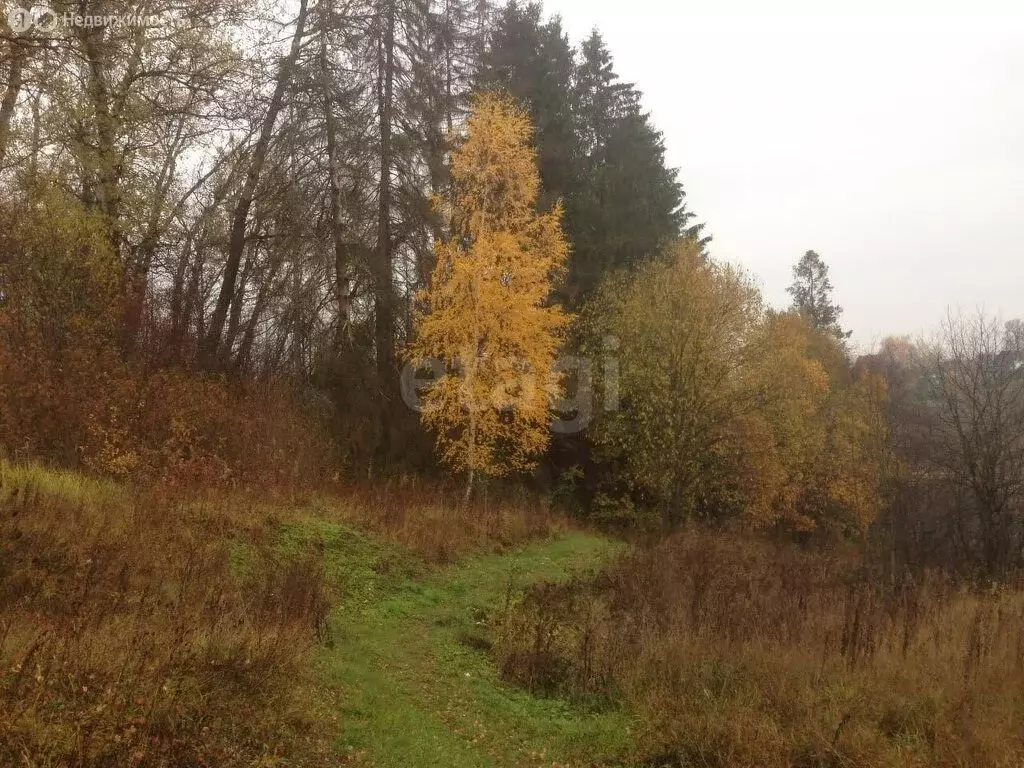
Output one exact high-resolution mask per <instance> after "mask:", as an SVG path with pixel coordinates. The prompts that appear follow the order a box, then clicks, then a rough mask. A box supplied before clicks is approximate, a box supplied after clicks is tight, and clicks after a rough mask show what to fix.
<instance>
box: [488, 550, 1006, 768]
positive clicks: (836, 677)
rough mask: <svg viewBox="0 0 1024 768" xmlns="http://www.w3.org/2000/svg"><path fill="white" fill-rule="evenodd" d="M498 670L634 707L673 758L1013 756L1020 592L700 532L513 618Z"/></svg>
mask: <svg viewBox="0 0 1024 768" xmlns="http://www.w3.org/2000/svg"><path fill="white" fill-rule="evenodd" d="M496 653H497V655H498V659H499V663H500V665H501V667H502V671H503V674H504V675H505V677H506V678H507V679H510V680H512V681H515V682H518V683H520V684H522V685H524V686H526V687H528V688H530V689H531V690H534V691H535V692H538V693H545V694H548V695H560V696H566V697H569V698H573V699H577V700H583V701H588V702H590V703H591V704H593V705H597V706H627V707H629V708H630V709H632V710H634V711H635V712H636V714H637V715H638V716H639V717H638V719H639V720H640V722H643V723H644V724H645V726H644V729H643V731H642V732H641V733H640V734H639V739H640V751H641V755H642V759H643V760H646V761H648V762H650V763H651V764H653V765H664V766H723V767H724V766H764V767H768V766H780V767H781V766H878V767H879V768H883V767H889V766H978V767H981V766H1007V767H1008V766H1017V765H1021V764H1022V761H1024V734H1022V732H1021V729H1020V724H1021V723H1022V722H1024V592H1022V591H1020V590H1019V589H1017V588H1013V587H1010V586H993V585H989V586H986V587H984V588H980V587H978V586H974V587H968V586H964V585H956V584H954V583H953V582H950V581H948V580H946V579H945V578H943V577H940V576H938V575H934V574H925V575H922V576H919V577H916V578H909V577H908V578H906V579H904V580H901V581H900V583H889V582H885V581H884V580H881V579H879V575H878V574H874V573H870V572H869V571H868V569H866V568H864V567H863V566H862V565H860V564H859V563H858V562H857V561H855V560H854V559H852V558H846V557H841V556H834V555H826V554H822V553H813V552H806V551H802V550H798V549H795V548H793V547H790V546H781V545H779V546H776V545H772V544H769V543H766V542H762V541H753V540H746V539H742V538H732V537H728V536H726V537H723V536H722V535H709V534H699V533H694V532H688V533H683V534H679V535H676V536H674V537H672V538H670V539H668V540H666V541H664V542H662V543H660V544H658V545H656V546H654V547H652V548H648V549H643V550H637V551H634V552H632V553H630V554H628V555H626V556H624V558H623V559H622V560H621V561H620V562H618V563H617V564H616V565H614V566H613V567H612V568H610V569H609V570H608V571H607V572H606V573H604V574H603V575H601V576H600V577H598V578H597V579H593V580H587V581H577V582H576V583H572V584H569V585H563V586H555V585H547V586H542V587H538V588H536V589H535V590H534V591H533V592H532V593H530V594H529V595H528V596H527V597H526V598H525V599H524V600H523V601H522V602H520V603H518V604H517V605H515V606H513V607H512V608H510V609H509V611H508V612H507V613H506V615H505V616H504V618H503V619H502V622H501V625H500V627H499V631H498V643H497V650H496Z"/></svg>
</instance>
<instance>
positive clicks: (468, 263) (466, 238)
mask: <svg viewBox="0 0 1024 768" xmlns="http://www.w3.org/2000/svg"><path fill="white" fill-rule="evenodd" d="M531 138H532V127H531V125H530V121H529V118H528V117H527V116H526V114H525V112H523V110H522V109H520V108H519V107H517V106H516V105H515V104H514V103H513V102H512V101H511V100H510V99H508V98H506V97H503V96H499V95H496V94H483V95H480V96H478V97H477V98H476V99H475V100H474V102H473V108H472V111H471V113H470V116H469V119H468V131H467V134H466V137H465V140H464V141H463V142H462V144H461V146H459V147H458V149H456V150H455V151H454V152H453V154H452V168H451V174H452V197H451V200H449V201H440V200H439V201H436V204H437V205H438V207H439V208H444V209H445V211H444V212H445V213H447V214H448V216H450V220H451V222H452V227H451V229H452V231H451V235H450V237H449V239H448V240H447V241H444V242H439V243H437V244H436V246H435V253H436V256H437V266H436V267H435V269H434V273H433V277H432V280H431V283H430V287H429V288H428V289H427V290H425V291H423V292H421V294H420V295H419V296H418V298H419V300H420V302H421V306H422V307H423V311H422V313H421V314H420V315H419V317H418V318H417V320H418V322H417V327H416V338H415V341H414V342H413V343H412V344H411V345H410V347H409V349H408V350H407V356H408V359H409V360H410V361H412V362H414V363H419V362H422V361H424V360H428V359H434V360H441V361H442V362H443V363H444V373H443V374H442V375H441V376H440V377H439V378H438V379H437V381H435V382H434V383H433V385H432V386H431V387H430V389H429V390H428V392H427V393H426V394H425V396H424V398H423V410H422V413H421V418H422V421H423V423H424V424H425V425H426V426H427V428H428V429H430V430H431V431H432V432H434V434H435V435H436V438H437V446H438V450H439V452H440V456H441V459H442V461H444V462H445V463H446V464H447V465H449V466H451V467H453V468H455V469H457V470H459V471H464V472H466V473H467V475H468V484H467V488H466V495H467V498H468V496H469V494H470V493H471V492H472V488H473V482H474V477H475V476H476V475H477V474H482V475H489V476H499V475H503V474H507V473H509V472H513V471H521V470H524V469H529V468H530V467H532V466H533V465H534V463H535V457H536V455H537V454H538V453H540V452H541V451H543V450H544V448H545V447H546V446H547V443H548V439H549V427H550V424H551V419H552V410H551V409H552V405H553V402H554V399H555V398H556V397H557V395H558V393H559V389H560V380H559V377H558V376H557V375H556V374H555V373H554V364H555V356H556V354H557V352H558V348H559V345H560V343H561V340H562V337H563V334H564V330H565V327H566V324H567V321H568V317H567V315H565V314H564V313H563V312H562V311H561V310H560V309H559V308H558V307H556V306H550V305H549V303H548V297H549V295H550V293H551V289H552V284H553V281H554V280H556V279H558V277H559V276H560V274H561V272H562V270H563V268H564V264H565V261H566V258H567V256H568V250H569V247H568V244H567V242H566V239H565V236H564V235H563V233H562V229H561V217H562V208H561V205H560V204H559V205H556V206H555V208H554V209H553V210H551V211H549V212H546V213H540V212H538V211H537V197H538V194H539V191H540V176H539V173H538V170H537V159H536V153H535V150H534V149H533V147H532V145H531Z"/></svg>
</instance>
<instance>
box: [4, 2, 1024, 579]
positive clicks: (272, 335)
mask: <svg viewBox="0 0 1024 768" xmlns="http://www.w3.org/2000/svg"><path fill="white" fill-rule="evenodd" d="M52 8H53V9H54V10H55V11H56V12H57V15H58V16H60V15H61V14H62V13H63V12H65V11H69V12H71V11H74V12H76V13H89V14H102V15H113V14H130V13H135V12H137V11H138V8H136V6H135V5H134V4H132V3H129V2H121V1H120V0H116V1H110V2H87V3H74V4H72V3H63V2H56V3H53V4H52ZM146 15H147V16H149V17H151V18H154V19H156V20H157V21H160V20H163V21H164V23H154V24H150V25H146V26H138V25H136V26H133V25H117V24H113V25H110V24H108V25H95V26H86V25H74V24H57V25H56V26H55V27H54V28H52V29H40V28H39V26H38V25H37V26H36V27H30V28H29V29H27V30H25V31H15V30H13V29H11V28H10V27H9V26H8V27H7V28H5V29H4V30H3V36H2V37H3V39H2V61H0V73H2V77H3V81H2V82H3V91H2V96H0V219H2V221H0V408H2V410H0V445H2V446H3V450H4V451H5V452H6V453H7V454H8V455H10V456H12V457H14V458H37V459H43V460H46V461H50V462H55V463H59V464H63V465H69V466H79V467H85V468H88V469H89V470H91V471H94V472H98V473H101V474H106V475H112V476H115V477H118V478H141V479H145V480H147V481H148V480H161V481H165V482H173V483H180V484H193V483H194V484H203V483H213V484H218V483H223V484H228V483H245V484H257V483H270V484H274V483H296V482H300V481H316V480H318V479H330V478H332V477H339V476H340V477H344V478H351V477H365V476H367V473H369V475H370V476H379V475H381V474H387V473H395V472H427V473H429V472H432V471H433V470H434V468H435V466H436V462H437V459H435V453H434V451H433V450H432V443H433V442H434V441H435V440H436V441H437V443H438V447H439V448H440V451H439V452H438V453H439V457H440V459H441V460H442V461H443V462H446V463H447V464H448V465H450V466H455V467H456V468H457V469H459V470H466V471H467V472H468V473H469V475H470V477H471V478H472V476H473V474H474V473H480V474H482V475H501V474H505V473H507V472H509V471H515V472H519V473H522V472H523V471H531V472H532V473H533V474H532V478H533V482H535V483H537V484H539V485H540V486H541V487H542V488H543V489H544V490H545V491H547V492H550V493H551V494H552V495H553V496H554V497H556V498H558V499H560V501H561V503H564V504H565V505H566V506H568V507H570V508H573V509H575V510H576V511H577V512H578V513H579V514H581V515H585V516H590V517H592V518H594V519H599V520H601V521H603V522H605V523H607V524H611V525H616V526H625V527H641V526H642V527H648V526H652V525H654V526H659V525H666V524H667V525H677V524H679V523H683V522H686V521H691V520H701V521H704V522H707V523H710V524H714V525H738V526H744V527H755V528H761V529H771V530H780V531H784V532H785V533H786V534H790V535H794V536H796V537H798V538H800V539H808V538H818V539H821V540H827V541H832V542H835V541H856V542H861V543H863V542H869V541H870V542H875V543H879V546H881V547H882V548H883V549H885V551H886V552H888V553H889V556H890V557H889V559H888V561H889V563H890V568H891V569H892V572H893V573H896V572H897V571H901V570H902V569H903V568H905V567H907V566H914V565H926V564H934V563H941V564H946V565H956V566H958V567H965V568H981V569H984V570H986V571H990V572H991V571H1002V570H1005V569H1010V568H1014V567H1017V566H1019V565H1020V564H1021V558H1022V556H1024V528H1022V525H1021V523H1022V518H1024V383H1022V377H1024V374H1022V372H1021V361H1022V359H1024V332H1022V330H1021V325H1020V323H1019V322H1011V323H1009V324H1005V325H1004V324H1002V323H1001V322H998V321H996V320H995V319H993V318H987V317H984V316H979V317H976V318H966V319H964V318H956V317H951V318H950V319H949V320H948V322H947V323H946V324H945V326H944V329H943V331H942V332H941V333H940V334H939V335H938V336H937V337H936V339H935V340H934V343H915V344H911V343H910V342H909V341H906V340H888V341H886V342H885V343H884V344H883V345H882V348H881V351H880V352H878V353H877V354H873V355H868V356H865V357H862V358H860V359H859V360H854V359H853V356H852V354H851V351H850V348H849V346H848V342H847V338H848V336H849V332H848V331H846V330H844V329H843V328H842V327H841V326H840V318H841V310H840V309H839V307H838V306H836V304H835V302H834V300H833V298H832V287H831V285H830V283H829V280H828V269H827V266H826V264H825V262H824V260H823V259H822V258H821V257H820V256H818V255H817V254H816V253H814V252H813V251H809V252H808V253H807V254H805V255H804V257H803V258H802V259H800V260H799V262H798V264H797V265H796V267H795V268H794V283H793V287H792V288H791V293H792V296H793V304H792V306H791V307H789V308H788V309H786V310H785V311H781V310H778V309H773V308H770V307H768V306H766V304H765V302H764V299H763V297H762V296H761V295H760V293H759V291H758V289H757V287H756V284H755V282H754V280H753V279H752V277H751V276H749V275H747V274H745V273H744V272H743V271H742V270H741V269H739V268H736V267H734V266H731V265H728V264H723V263H721V262H719V261H717V260H716V259H715V258H714V256H713V254H712V253H711V252H710V245H709V242H710V240H709V237H708V236H707V234H706V232H705V230H704V227H703V225H702V224H700V223H698V221H697V220H696V218H695V216H694V214H693V213H692V212H691V211H689V210H688V208H687V207H686V201H685V194H684V190H683V186H682V183H681V182H680V180H679V178H678V176H677V173H676V171H675V170H673V169H671V168H669V167H668V166H667V165H666V161H665V148H664V142H663V138H662V136H661V134H660V133H659V131H658V130H657V129H656V127H655V126H654V124H653V122H652V119H651V117H650V116H649V115H648V114H647V113H646V112H645V111H644V109H643V106H642V103H641V93H640V91H639V90H638V89H637V88H636V87H635V86H634V85H632V84H628V83H624V82H622V81H621V80H620V79H619V78H618V77H617V76H616V74H615V70H614V65H613V61H612V58H611V55H610V53H609V52H608V50H607V48H606V46H605V45H604V43H603V41H602V39H601V36H600V34H599V33H598V32H596V31H595V32H594V33H593V34H591V35H590V36H589V37H588V38H587V39H586V40H584V41H583V42H582V43H581V44H580V45H579V46H577V47H574V46H572V45H571V44H570V42H569V40H568V38H567V36H566V34H565V32H564V31H563V29H562V27H561V25H560V22H559V20H558V19H557V18H553V19H551V18H547V17H545V15H544V14H543V11H542V9H541V7H540V6H539V5H536V4H522V3H517V2H510V3H508V4H507V5H504V6H499V5H496V4H493V3H491V2H488V0H299V1H298V3H297V4H296V3H289V4H284V5H273V4H257V5H252V4H246V3H235V2H233V0H204V2H200V3H194V4H189V5H188V6H187V7H183V6H181V5H180V4H177V3H169V2H164V1H163V0H156V1H155V2H153V3H150V4H147V6H146ZM471 115H475V116H476V117H477V118H479V119H478V122H477V124H476V128H475V129H474V123H473V119H471V117H470V116H471ZM474 142H475V143H474ZM474 153H475V154H474ZM460 163H461V165H460ZM510 254H511V256H510ZM513 256H514V258H513ZM794 256H796V255H794ZM460 280H461V281H462V282H460ZM460 286H462V287H461V288H460ZM481 286H487V291H488V292H485V291H483V289H482V288H481ZM467 297H470V298H469V299H467ZM445 312H448V315H445ZM460 313H461V314H460ZM472 318H475V320H473V321H472V322H470V320H471V319H472ZM481 318H487V319H488V321H489V324H487V323H484V322H483V320H482V319H481ZM513 325H514V326H515V328H517V329H518V330H517V331H513V330H511V327H512V326H513ZM467 329H469V330H467ZM524 329H525V330H524ZM470 331H472V332H470ZM456 337H458V341H457V342H456V340H455V339H456ZM467 345H468V346H467ZM467 349H471V350H472V352H471V353H467V352H466V350H467ZM484 350H491V351H489V352H487V353H486V354H485V352H484ZM499 353H500V354H499ZM563 353H564V354H571V355H574V356H577V357H582V358H585V359H588V360H590V361H591V362H592V363H593V364H592V365H591V366H590V367H589V368H588V369H587V371H586V375H583V373H581V372H580V371H577V372H576V374H575V375H573V376H564V377H562V378H561V379H559V380H557V381H556V385H554V386H552V387H550V388H549V389H545V390H543V391H540V392H533V393H532V395H531V396H530V397H527V396H526V395H524V394H523V393H522V392H516V393H506V394H507V395H508V399H507V400H506V401H503V402H498V403H497V404H494V405H492V406H488V407H487V408H483V409H482V410H479V411H476V410H474V409H473V408H468V409H467V408H465V407H464V403H460V401H459V398H458V396H456V394H454V392H455V390H454V389H451V390H450V391H449V394H450V395H451V397H449V398H448V400H447V401H446V400H445V397H444V392H445V391H446V390H445V389H444V387H443V386H442V387H439V388H435V390H434V394H433V395H428V398H431V397H432V398H433V400H434V401H435V402H434V405H436V406H438V407H437V408H435V409H434V410H433V411H429V412H428V411H425V412H424V416H423V423H422V424H421V420H420V418H419V416H418V414H417V413H416V412H415V411H414V410H413V409H411V408H409V407H408V405H407V403H406V400H407V397H406V394H407V393H406V392H404V391H403V374H402V371H403V366H406V367H408V366H412V367H413V368H415V367H416V365H417V364H418V363H419V362H421V360H420V358H422V357H429V356H437V357H438V358H439V359H440V360H441V361H442V362H443V363H444V365H445V366H446V367H445V369H444V370H445V371H446V374H445V375H450V376H452V377H455V375H456V373H457V374H458V375H457V378H458V379H459V380H460V381H461V382H463V383H462V384H460V385H459V386H470V385H468V384H466V383H465V382H470V381H472V382H475V384H473V385H472V386H477V387H479V388H480V391H484V390H486V391H491V390H493V388H494V386H495V382H497V381H499V379H500V378H501V376H500V374H501V371H500V369H499V368H497V367H495V366H496V364H495V363H494V361H495V360H497V359H498V357H499V356H500V355H505V356H507V357H508V358H509V359H513V360H516V361H519V362H517V363H516V365H520V364H524V365H525V363H522V361H526V363H528V365H527V367H532V368H533V369H535V370H534V373H536V372H537V371H538V370H543V369H544V368H546V367H550V365H551V364H552V363H553V361H554V358H555V356H556V355H557V354H563ZM472 360H476V361H477V363H478V364H477V363H474V364H469V362H468V361H472ZM521 373H522V371H521V370H518V369H517V375H518V374H521ZM474 376H475V377H476V378H475V379H474V378H473V377H474ZM442 378H443V377H442ZM450 381H454V378H451V379H450ZM452 386H454V385H452ZM582 387H592V388H593V391H594V392H595V393H598V394H601V395H602V397H603V398H604V399H603V400H601V401H596V400H595V402H594V403H593V409H592V410H593V412H592V413H591V414H589V418H588V424H587V428H586V429H585V430H583V431H576V432H574V433H572V434H556V435H555V436H554V437H551V436H550V434H549V430H548V429H547V426H548V425H549V423H550V421H551V419H552V414H551V409H550V401H551V400H552V399H553V398H555V397H556V396H557V395H558V394H560V393H561V392H562V391H563V390H572V389H579V388H582ZM513 401H514V404H513ZM430 414H433V415H430ZM570 415H571V414H570ZM424 426H426V427H427V428H428V429H424ZM537 465H539V466H537ZM472 482H473V481H472V480H470V484H469V486H468V488H467V490H472Z"/></svg>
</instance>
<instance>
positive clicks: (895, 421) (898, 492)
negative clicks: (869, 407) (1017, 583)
mask: <svg viewBox="0 0 1024 768" xmlns="http://www.w3.org/2000/svg"><path fill="white" fill-rule="evenodd" d="M1020 328H1021V324H1020V321H1017V320H1014V321H1010V322H1009V323H1006V324H1002V323H1000V322H999V321H998V320H996V319H995V318H993V317H991V316H987V315H985V314H983V313H977V314H974V315H968V316H962V315H953V314H951V315H950V316H949V317H948V318H947V319H946V321H945V322H944V323H943V325H942V328H941V330H940V331H939V333H938V334H937V336H936V337H935V338H934V339H933V340H931V341H929V342H924V343H919V344H913V343H911V342H910V341H909V340H905V339H888V340H886V342H885V343H883V345H882V349H881V350H880V352H879V353H877V354H875V355H870V356H866V357H865V358H862V360H861V361H860V362H859V363H858V365H859V366H860V367H865V366H866V367H870V368H871V369H872V370H875V371H876V372H878V373H879V374H881V375H882V376H884V377H885V379H886V381H887V382H888V388H889V402H888V405H887V410H888V418H889V422H890V424H891V425H892V434H893V445H894V450H895V452H896V457H897V459H898V462H897V464H896V467H895V473H894V483H895V484H894V487H893V494H894V495H893V504H892V507H891V509H890V510H889V511H888V512H887V517H888V523H887V528H888V529H889V530H890V532H891V534H892V535H893V537H894V546H895V547H896V551H897V552H898V554H900V556H901V557H902V558H904V559H905V560H907V561H908V562H909V563H911V564H922V563H936V562H937V563H942V564H954V565H959V566H974V567H978V568H981V569H983V570H984V571H986V572H988V573H1000V572H1004V571H1006V570H1008V569H1012V568H1016V567H1020V566H1021V565H1022V564H1024V344H1022V336H1021V334H1020V333H1019V330H1020Z"/></svg>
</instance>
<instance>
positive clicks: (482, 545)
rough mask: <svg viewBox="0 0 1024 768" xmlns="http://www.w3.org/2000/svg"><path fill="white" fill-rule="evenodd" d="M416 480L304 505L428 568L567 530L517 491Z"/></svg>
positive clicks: (546, 507)
mask: <svg viewBox="0 0 1024 768" xmlns="http://www.w3.org/2000/svg"><path fill="white" fill-rule="evenodd" d="M462 493H463V489H462V488H455V487H450V486H444V485H441V484H438V483H436V482H428V481H424V480H422V479H418V478H416V477H399V478H393V479H388V480H383V481H381V482H380V483H378V484H376V485H365V486H361V487H356V488H351V489H348V490H347V491H344V492H343V493H341V494H340V495H334V496H327V497H321V498H314V499H311V500H310V504H311V506H313V507H314V508H315V509H316V511H317V514H318V516H320V517H324V518H327V519H336V520H341V521H344V522H348V523H352V524H354V525H357V526H359V527H360V528H363V529H365V530H369V531H372V532H374V533H376V534H377V535H379V536H381V537H383V538H385V539H387V540H389V541H392V542H394V543H396V544H399V545H401V546H402V547H404V548H405V549H408V550H410V551H412V552H414V553H416V554H417V555H419V556H421V557H423V558H425V559H427V560H429V561H431V562H434V563H448V562H451V561H452V560H454V559H455V558H456V557H458V556H459V555H462V554H465V553H467V552H494V551H501V550H502V549H506V548H509V547H515V546H517V545H521V544H525V543H526V542H528V541H533V540H536V539H544V538H549V537H551V536H555V535H557V534H559V533H564V532H565V531H566V530H568V529H569V527H570V525H571V523H570V521H569V520H568V518H566V517H565V515H564V514H562V513H560V512H558V511H557V510H555V509H554V508H552V506H551V504H550V502H549V501H548V500H547V499H545V498H543V497H541V496H538V495H536V494H532V493H529V492H527V491H524V490H522V489H517V490H512V491H506V492H500V491H499V492H495V491H492V492H490V493H487V494H480V495H479V496H478V497H477V498H474V499H473V501H472V502H471V503H470V504H465V503H463V501H462Z"/></svg>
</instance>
